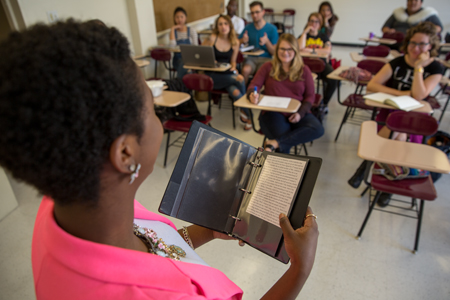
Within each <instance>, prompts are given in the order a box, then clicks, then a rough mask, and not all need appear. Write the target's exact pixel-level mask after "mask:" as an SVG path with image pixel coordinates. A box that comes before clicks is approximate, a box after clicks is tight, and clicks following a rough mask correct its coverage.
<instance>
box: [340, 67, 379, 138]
mask: <svg viewBox="0 0 450 300" xmlns="http://www.w3.org/2000/svg"><path fill="white" fill-rule="evenodd" d="M384 65H385V63H384V62H381V61H377V60H368V59H367V60H362V61H360V62H359V63H358V65H357V66H358V68H361V69H364V70H367V71H369V72H370V73H372V74H373V75H375V74H376V73H378V71H379V70H381V68H382V67H383V66H384ZM366 85H367V82H358V83H357V85H356V89H355V92H354V93H353V94H350V95H349V96H348V97H347V98H346V99H345V100H344V101H343V102H341V101H339V103H340V104H341V105H344V106H346V107H347V109H346V110H345V113H344V117H343V118H342V121H341V124H340V125H339V129H338V132H337V133H336V137H335V138H334V141H335V142H337V140H338V138H339V134H340V133H341V129H342V126H343V125H344V124H345V123H346V122H347V121H349V123H351V124H355V125H359V124H360V123H361V121H364V120H367V118H365V117H364V116H355V112H356V110H357V109H360V110H366V111H372V110H373V108H372V107H371V106H368V105H366V104H365V103H364V98H363V88H364V87H365V86H366ZM338 100H339V98H338ZM349 117H351V120H349ZM355 117H356V118H355ZM350 121H351V122H350Z"/></svg>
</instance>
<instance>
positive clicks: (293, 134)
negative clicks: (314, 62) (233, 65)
mask: <svg viewBox="0 0 450 300" xmlns="http://www.w3.org/2000/svg"><path fill="white" fill-rule="evenodd" d="M262 87H264V94H265V95H268V96H280V97H289V98H292V99H295V100H298V101H300V102H301V105H300V108H299V109H298V111H297V112H295V113H293V114H284V113H279V112H271V111H263V112H262V113H261V116H260V118H259V124H260V126H261V130H262V132H263V133H264V135H265V136H266V137H267V138H268V140H267V141H266V145H265V146H266V148H268V149H270V150H274V149H276V150H277V151H279V152H283V153H289V151H290V150H291V147H293V146H295V145H299V144H303V143H307V142H310V141H312V140H315V139H317V138H319V137H321V136H322V135H323V133H324V129H323V127H322V124H320V121H319V120H318V119H317V118H316V117H314V116H313V115H312V114H311V112H310V108H311V106H312V104H313V103H314V99H315V94H314V81H313V78H312V75H311V71H310V69H309V68H308V66H306V65H305V64H303V60H302V57H301V56H300V54H299V47H298V43H297V40H296V39H295V37H294V36H293V35H292V34H289V33H285V34H283V35H282V36H280V39H279V40H278V43H277V45H276V46H275V55H274V56H273V59H272V61H271V62H267V63H265V64H264V65H262V66H261V68H260V69H259V70H258V72H257V73H256V75H255V77H254V78H253V80H252V82H251V83H250V85H249V87H248V89H247V98H248V99H249V101H250V102H252V103H255V104H256V103H258V102H259V101H260V100H261V97H260V95H259V91H261V88H262Z"/></svg>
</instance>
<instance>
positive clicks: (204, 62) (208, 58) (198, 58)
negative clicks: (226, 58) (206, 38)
mask: <svg viewBox="0 0 450 300" xmlns="http://www.w3.org/2000/svg"><path fill="white" fill-rule="evenodd" d="M180 51H181V57H182V59H183V63H184V65H186V66H195V67H206V68H219V67H221V66H224V65H229V64H222V63H218V62H216V57H215V55H214V49H213V47H211V46H196V45H183V44H182V45H180Z"/></svg>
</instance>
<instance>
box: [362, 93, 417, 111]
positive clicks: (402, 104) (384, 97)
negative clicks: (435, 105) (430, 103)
mask: <svg viewBox="0 0 450 300" xmlns="http://www.w3.org/2000/svg"><path fill="white" fill-rule="evenodd" d="M364 99H369V100H372V101H376V102H380V103H384V104H387V105H391V106H393V107H394V108H397V109H401V110H404V111H411V110H414V109H416V108H419V107H422V106H423V104H421V103H420V102H419V101H417V100H416V99H414V98H413V97H410V96H394V95H390V94H386V93H374V94H369V95H365V96H364Z"/></svg>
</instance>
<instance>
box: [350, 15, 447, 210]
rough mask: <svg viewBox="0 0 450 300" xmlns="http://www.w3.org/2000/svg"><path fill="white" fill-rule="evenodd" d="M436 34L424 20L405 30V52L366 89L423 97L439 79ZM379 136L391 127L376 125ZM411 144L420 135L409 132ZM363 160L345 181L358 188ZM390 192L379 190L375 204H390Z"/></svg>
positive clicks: (440, 69)
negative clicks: (436, 58) (380, 191)
mask: <svg viewBox="0 0 450 300" xmlns="http://www.w3.org/2000/svg"><path fill="white" fill-rule="evenodd" d="M438 45H439V41H438V37H437V35H436V26H435V25H434V24H433V23H431V22H423V23H420V24H419V25H417V26H415V27H412V28H411V29H409V30H408V32H407V33H406V37H405V40H404V41H403V45H402V47H401V48H400V50H401V51H403V52H404V53H405V55H403V56H400V57H397V58H395V59H393V60H391V61H390V62H388V63H387V64H386V65H384V67H383V68H382V69H381V70H380V71H379V72H378V73H377V74H376V75H375V76H374V77H373V78H372V79H371V80H370V82H369V83H368V84H367V90H370V91H372V92H383V93H387V94H391V95H394V96H402V95H407V96H411V97H413V98H415V99H416V100H423V99H424V98H426V97H427V96H428V95H429V94H430V92H431V91H432V90H433V89H434V88H435V87H436V86H437V84H438V83H439V81H440V80H441V78H442V73H443V71H444V70H443V66H442V65H441V64H440V63H439V62H438V61H436V60H435V57H436V56H437V55H438ZM392 111H394V110H393V109H381V110H380V112H379V113H378V115H377V118H376V120H377V121H378V122H385V121H386V118H387V116H388V115H389V114H390V113H391V112H392ZM378 134H379V135H380V136H383V137H386V138H388V137H389V136H390V130H389V129H388V128H387V127H386V126H384V127H381V126H380V127H379V133H378ZM392 138H393V139H396V140H401V141H406V139H407V135H406V134H405V133H398V132H394V133H393V135H392ZM409 140H410V141H411V142H413V143H421V142H422V136H415V135H410V136H409ZM365 169H366V162H363V163H362V164H361V166H360V167H359V168H358V170H357V171H356V173H355V174H354V175H353V176H352V178H350V180H349V181H348V183H349V184H350V185H351V186H352V187H354V188H358V187H359V185H360V184H361V181H362V180H363V177H364V171H365ZM390 198H391V195H390V194H387V193H382V194H381V196H380V198H379V200H378V205H380V206H382V207H384V206H386V205H388V204H389V201H390Z"/></svg>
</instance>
